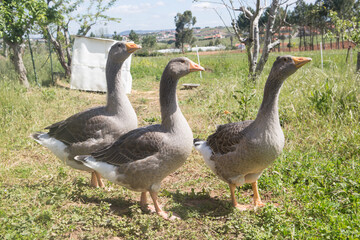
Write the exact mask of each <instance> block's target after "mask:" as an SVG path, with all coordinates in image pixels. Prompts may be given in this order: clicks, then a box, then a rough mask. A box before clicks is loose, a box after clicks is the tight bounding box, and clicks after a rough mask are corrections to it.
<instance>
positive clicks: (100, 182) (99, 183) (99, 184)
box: [94, 172, 105, 188]
mask: <svg viewBox="0 0 360 240" xmlns="http://www.w3.org/2000/svg"><path fill="white" fill-rule="evenodd" d="M94 173H95V176H96V179H97V182H98V186H99V187H101V188H105V184H104V182H103V181H102V179H101V175H100V173H98V172H94Z"/></svg>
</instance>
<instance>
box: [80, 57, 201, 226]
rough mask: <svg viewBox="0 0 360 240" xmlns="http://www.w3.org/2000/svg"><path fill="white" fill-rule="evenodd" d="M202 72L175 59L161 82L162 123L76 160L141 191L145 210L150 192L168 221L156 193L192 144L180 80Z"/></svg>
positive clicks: (141, 203) (186, 62) (192, 64)
mask: <svg viewBox="0 0 360 240" xmlns="http://www.w3.org/2000/svg"><path fill="white" fill-rule="evenodd" d="M203 70H204V68H202V67H201V66H199V65H197V64H196V63H194V62H192V61H191V60H189V59H187V58H185V57H180V58H175V59H172V60H171V61H170V62H169V63H168V65H167V66H166V67H165V70H164V72H163V74H162V77H161V81H160V107H161V118H162V121H161V124H157V125H151V126H147V127H143V128H137V129H135V130H132V131H130V132H128V133H127V134H125V135H123V136H121V137H120V138H119V139H118V140H117V141H116V142H115V143H113V144H112V145H111V146H109V147H107V148H105V149H103V150H100V151H97V152H95V153H92V156H77V157H75V159H76V160H78V161H81V162H82V163H84V164H85V165H86V166H88V167H90V168H92V169H94V170H95V171H97V172H99V173H100V174H101V175H102V176H103V177H104V178H106V179H108V180H110V181H112V182H114V183H117V184H120V185H122V186H124V187H127V188H129V189H131V190H133V191H138V192H141V199H140V205H141V206H142V207H145V206H146V204H147V200H146V192H150V196H151V198H152V200H153V202H154V207H155V211H156V213H157V214H159V215H160V216H162V217H164V218H165V219H168V214H167V213H166V212H164V211H163V210H162V209H161V208H160V206H159V205H158V202H157V193H158V191H159V189H160V184H161V181H162V180H163V179H164V178H165V177H166V176H168V175H169V174H170V173H172V172H174V171H175V170H176V169H178V168H179V167H181V166H182V165H183V163H184V162H185V160H186V159H187V157H188V156H189V154H190V152H191V148H192V141H193V134H192V131H191V129H190V127H189V125H188V123H187V121H186V119H185V117H184V116H183V114H182V113H181V110H180V108H179V105H178V102H177V97H176V86H177V83H178V80H179V78H181V77H183V76H185V75H186V74H188V73H190V72H193V71H203Z"/></svg>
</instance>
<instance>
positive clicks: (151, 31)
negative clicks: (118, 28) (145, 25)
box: [120, 29, 174, 35]
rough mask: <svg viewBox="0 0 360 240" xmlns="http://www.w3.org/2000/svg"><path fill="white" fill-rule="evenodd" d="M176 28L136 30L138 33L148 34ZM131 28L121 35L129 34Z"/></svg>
mask: <svg viewBox="0 0 360 240" xmlns="http://www.w3.org/2000/svg"><path fill="white" fill-rule="evenodd" d="M169 30H174V29H161V30H134V32H135V33H136V34H147V33H156V32H162V31H169ZM130 31H131V30H126V31H123V32H121V33H120V35H129V33H130Z"/></svg>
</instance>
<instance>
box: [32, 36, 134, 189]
mask: <svg viewBox="0 0 360 240" xmlns="http://www.w3.org/2000/svg"><path fill="white" fill-rule="evenodd" d="M139 48H141V47H140V46H138V45H136V44H134V43H124V42H117V43H115V44H114V45H112V46H111V48H110V51H109V55H108V59H107V63H106V80H107V103H106V106H101V107H95V108H91V109H88V110H86V111H83V112H80V113H77V114H75V115H73V116H71V117H69V118H67V119H66V120H64V121H61V122H57V123H54V124H52V125H51V126H48V127H46V128H45V129H49V132H48V133H43V132H37V133H33V134H32V135H31V137H32V138H33V139H34V140H35V141H37V142H38V143H40V144H41V145H43V146H45V147H47V148H48V149H50V150H51V151H52V152H53V153H54V154H55V155H56V156H57V157H58V158H60V159H61V160H62V161H64V162H65V164H67V165H69V166H70V167H72V168H75V169H78V170H83V171H88V172H91V186H93V187H98V186H100V187H104V183H103V182H102V180H101V176H100V174H99V173H97V172H96V171H94V170H92V169H90V168H88V167H86V166H85V165H84V164H81V163H79V162H77V161H75V160H74V157H75V156H76V155H79V154H90V153H91V152H93V151H95V150H97V149H100V148H102V147H104V146H107V145H109V144H110V143H111V142H113V141H114V140H115V139H117V138H118V137H119V136H121V135H123V134H125V133H127V132H128V131H130V130H132V129H135V128H137V117H136V113H135V111H134V109H133V108H132V106H131V103H130V101H129V99H128V98H127V96H126V94H125V89H124V87H123V86H122V84H123V83H122V82H121V80H120V79H121V78H120V74H121V70H120V69H121V66H122V65H123V63H124V61H125V60H126V59H127V58H128V57H129V56H130V54H131V53H133V52H135V51H136V50H138V49H139Z"/></svg>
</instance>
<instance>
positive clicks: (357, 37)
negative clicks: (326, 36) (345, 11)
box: [330, 11, 360, 72]
mask: <svg viewBox="0 0 360 240" xmlns="http://www.w3.org/2000/svg"><path fill="white" fill-rule="evenodd" d="M330 17H331V21H332V22H333V23H334V24H335V30H336V32H337V33H338V32H341V33H343V34H344V37H345V39H348V40H349V41H351V42H353V43H354V44H356V45H359V44H360V28H359V26H360V16H359V15H354V16H353V17H352V18H351V19H341V18H340V17H339V16H338V13H337V12H335V11H330ZM356 71H357V72H359V71H360V52H358V58H357V67H356Z"/></svg>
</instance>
